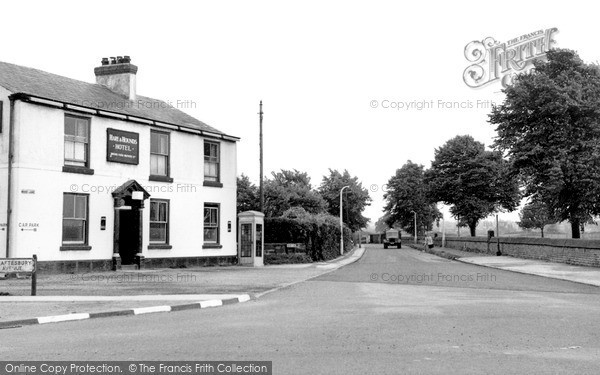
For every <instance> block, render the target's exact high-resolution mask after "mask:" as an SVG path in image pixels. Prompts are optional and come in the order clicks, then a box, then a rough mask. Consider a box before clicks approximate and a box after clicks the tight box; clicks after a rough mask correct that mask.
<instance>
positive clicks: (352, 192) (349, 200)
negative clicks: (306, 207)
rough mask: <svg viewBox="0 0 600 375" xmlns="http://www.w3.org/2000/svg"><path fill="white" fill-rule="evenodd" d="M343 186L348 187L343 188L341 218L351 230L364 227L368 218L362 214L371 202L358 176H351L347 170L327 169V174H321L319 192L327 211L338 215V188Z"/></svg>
mask: <svg viewBox="0 0 600 375" xmlns="http://www.w3.org/2000/svg"><path fill="white" fill-rule="evenodd" d="M344 186H349V188H347V189H345V190H344V198H343V199H344V205H343V209H344V212H343V219H344V223H345V224H346V225H348V227H349V228H350V229H351V230H352V231H357V230H359V229H361V228H364V227H365V226H366V225H367V223H368V222H369V219H368V218H366V217H364V216H363V215H362V212H363V211H364V209H365V207H367V206H369V205H370V204H371V197H370V196H369V191H368V190H367V189H365V188H364V187H363V186H362V183H361V182H360V181H359V180H358V177H352V176H351V175H350V173H349V172H348V171H347V170H344V172H343V173H340V172H339V171H337V170H332V169H330V170H329V175H328V176H323V181H322V182H321V186H319V189H318V191H319V193H320V194H321V196H322V197H323V199H324V200H325V201H326V202H327V205H328V212H329V214H331V215H333V216H337V217H339V215H340V190H341V189H342V188H343V187H344Z"/></svg>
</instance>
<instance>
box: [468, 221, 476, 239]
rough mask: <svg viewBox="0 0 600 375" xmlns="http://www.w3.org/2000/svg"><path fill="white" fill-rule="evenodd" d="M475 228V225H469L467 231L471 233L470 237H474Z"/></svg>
mask: <svg viewBox="0 0 600 375" xmlns="http://www.w3.org/2000/svg"><path fill="white" fill-rule="evenodd" d="M476 228H477V223H469V230H470V231H471V237H475V229H476Z"/></svg>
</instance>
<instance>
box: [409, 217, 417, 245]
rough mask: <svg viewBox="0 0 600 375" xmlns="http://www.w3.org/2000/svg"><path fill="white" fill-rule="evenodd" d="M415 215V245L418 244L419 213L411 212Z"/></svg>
mask: <svg viewBox="0 0 600 375" xmlns="http://www.w3.org/2000/svg"><path fill="white" fill-rule="evenodd" d="M410 212H412V213H413V214H414V215H415V245H416V244H417V213H416V212H415V211H410Z"/></svg>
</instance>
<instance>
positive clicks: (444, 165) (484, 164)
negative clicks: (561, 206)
mask: <svg viewBox="0 0 600 375" xmlns="http://www.w3.org/2000/svg"><path fill="white" fill-rule="evenodd" d="M425 181H426V183H427V185H428V186H429V193H430V198H431V199H432V200H433V201H435V202H444V203H445V204H447V205H451V208H450V212H451V213H452V215H453V216H454V217H455V218H457V219H458V220H459V225H466V226H468V227H469V229H470V232H471V236H475V228H476V227H477V223H478V222H479V220H481V219H483V218H485V217H487V216H488V215H490V214H492V213H494V212H498V211H500V210H502V209H506V210H509V211H513V210H514V209H515V208H516V207H517V205H518V202H519V190H518V183H517V179H516V177H515V176H514V175H513V174H512V173H511V170H510V164H509V163H508V162H507V161H506V160H504V159H503V157H502V154H501V153H500V152H498V151H487V150H486V149H485V146H484V144H483V143H481V142H477V141H475V139H473V137H471V136H469V135H465V136H456V137H454V138H452V139H450V140H449V141H448V142H446V144H444V145H443V146H442V147H440V148H438V149H436V150H435V159H434V160H433V162H432V165H431V169H429V170H428V171H427V172H426V174H425Z"/></svg>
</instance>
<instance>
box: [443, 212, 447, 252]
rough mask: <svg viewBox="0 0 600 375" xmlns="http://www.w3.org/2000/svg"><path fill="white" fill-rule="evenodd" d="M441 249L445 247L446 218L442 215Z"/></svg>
mask: <svg viewBox="0 0 600 375" xmlns="http://www.w3.org/2000/svg"><path fill="white" fill-rule="evenodd" d="M442 247H446V218H445V217H444V215H443V214H442Z"/></svg>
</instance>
